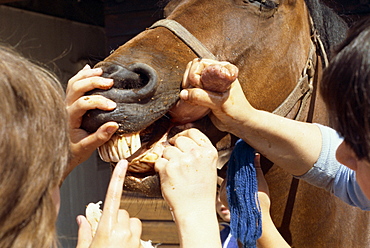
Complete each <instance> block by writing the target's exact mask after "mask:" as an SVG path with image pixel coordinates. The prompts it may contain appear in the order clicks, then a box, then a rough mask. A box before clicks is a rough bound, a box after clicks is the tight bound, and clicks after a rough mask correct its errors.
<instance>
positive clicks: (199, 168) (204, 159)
mask: <svg viewBox="0 0 370 248" xmlns="http://www.w3.org/2000/svg"><path fill="white" fill-rule="evenodd" d="M170 143H172V144H173V146H169V147H166V148H165V150H164V151H163V158H160V159H159V160H157V162H156V163H155V169H156V171H157V172H159V176H160V179H161V187H162V193H163V196H164V197H165V199H166V200H167V202H168V204H169V205H170V207H171V208H172V209H173V210H174V211H176V210H178V208H185V207H186V208H189V211H192V208H193V207H191V206H192V205H194V207H195V208H198V207H199V206H201V204H202V202H203V203H206V204H209V202H211V206H212V207H213V208H214V204H215V199H216V198H215V197H216V188H217V187H216V183H217V168H216V160H217V151H216V148H215V147H214V146H213V145H212V143H211V142H210V140H209V139H208V138H207V137H206V136H205V135H204V134H203V133H201V132H200V131H199V130H197V129H188V130H185V131H183V132H181V133H179V134H178V135H176V136H175V137H173V138H172V139H170ZM193 210H194V209H193Z"/></svg>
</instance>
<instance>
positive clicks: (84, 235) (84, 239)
mask: <svg viewBox="0 0 370 248" xmlns="http://www.w3.org/2000/svg"><path fill="white" fill-rule="evenodd" d="M77 224H78V240H77V247H76V248H88V247H89V246H90V244H91V241H92V235H91V226H90V223H89V222H88V221H87V219H86V218H85V216H83V215H79V216H77Z"/></svg>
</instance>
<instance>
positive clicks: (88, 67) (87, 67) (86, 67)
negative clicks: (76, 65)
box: [82, 64, 91, 70]
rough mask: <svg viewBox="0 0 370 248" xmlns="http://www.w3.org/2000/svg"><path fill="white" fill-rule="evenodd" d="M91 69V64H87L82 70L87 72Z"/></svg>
mask: <svg viewBox="0 0 370 248" xmlns="http://www.w3.org/2000/svg"><path fill="white" fill-rule="evenodd" d="M90 68H91V67H90V65H89V64H86V65H85V66H84V68H82V70H87V69H90Z"/></svg>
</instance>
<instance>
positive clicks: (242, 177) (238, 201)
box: [226, 140, 262, 248]
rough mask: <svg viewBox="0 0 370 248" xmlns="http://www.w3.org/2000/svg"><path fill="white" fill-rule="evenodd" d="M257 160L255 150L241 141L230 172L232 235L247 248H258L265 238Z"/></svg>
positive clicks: (231, 160) (229, 192) (235, 151)
mask: <svg viewBox="0 0 370 248" xmlns="http://www.w3.org/2000/svg"><path fill="white" fill-rule="evenodd" d="M254 157H255V150H254V149H253V148H252V147H250V146H249V145H248V144H247V143H245V142H244V141H243V140H238V141H237V143H236V146H235V148H234V150H233V152H232V154H231V157H230V160H229V164H228V169H227V186H226V192H227V196H228V202H229V209H230V216H231V220H230V227H231V235H233V236H234V237H235V238H237V239H239V241H240V242H241V243H242V244H243V248H247V247H256V243H257V239H258V238H259V237H261V234H262V223H261V222H262V220H261V209H260V206H259V201H258V197H257V196H258V182H257V178H256V170H255V168H254Z"/></svg>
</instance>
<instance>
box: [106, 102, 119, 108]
mask: <svg viewBox="0 0 370 248" xmlns="http://www.w3.org/2000/svg"><path fill="white" fill-rule="evenodd" d="M107 106H108V108H112V109H113V108H116V107H117V103H115V102H113V101H107Z"/></svg>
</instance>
